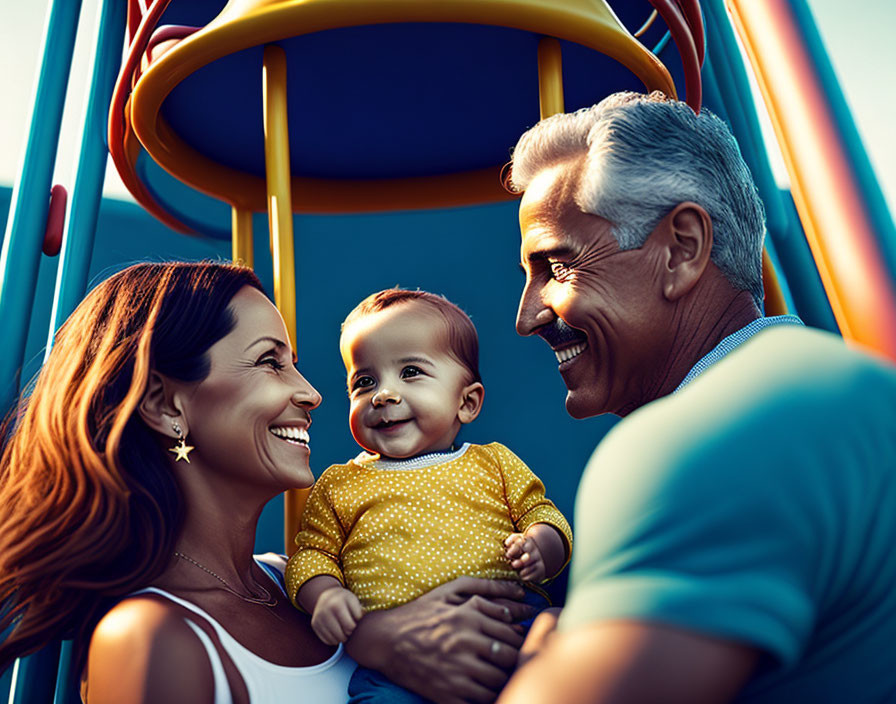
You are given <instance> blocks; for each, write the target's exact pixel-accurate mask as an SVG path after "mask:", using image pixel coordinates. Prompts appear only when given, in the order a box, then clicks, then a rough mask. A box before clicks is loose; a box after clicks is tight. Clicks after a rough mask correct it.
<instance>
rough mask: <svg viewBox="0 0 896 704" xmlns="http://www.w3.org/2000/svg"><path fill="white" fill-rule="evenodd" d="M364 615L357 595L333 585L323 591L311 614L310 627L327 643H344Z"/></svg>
mask: <svg viewBox="0 0 896 704" xmlns="http://www.w3.org/2000/svg"><path fill="white" fill-rule="evenodd" d="M363 615H364V608H363V607H362V606H361V602H360V601H358V597H356V596H355V595H354V594H352V593H351V591H349V590H348V589H344V588H343V587H333V588H332V589H327V590H326V591H325V592H323V593H322V594H321V595H320V596H319V597H318V599H317V604H316V605H315V606H314V613H312V614H311V627H312V628H313V629H314V632H315V633H316V634H317V637H318V638H320V639H321V640H322V641H323V642H324V643H326V644H327V645H336V644H337V643H344V642H345V641H347V640H348V637H349V636H350V635H351V634H352V631H354V630H355V626H357V625H358V621H360V620H361V617H362V616H363Z"/></svg>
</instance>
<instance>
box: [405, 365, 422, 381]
mask: <svg viewBox="0 0 896 704" xmlns="http://www.w3.org/2000/svg"><path fill="white" fill-rule="evenodd" d="M422 373H423V370H422V369H420V367H415V366H413V365H410V366H407V367H405V368H404V369H402V370H401V378H402V379H410V378H412V377H415V376H419V375H420V374H422Z"/></svg>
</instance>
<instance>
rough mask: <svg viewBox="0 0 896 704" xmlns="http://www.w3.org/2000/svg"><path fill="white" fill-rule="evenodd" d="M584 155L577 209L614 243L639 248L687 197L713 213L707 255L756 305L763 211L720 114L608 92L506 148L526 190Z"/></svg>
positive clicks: (659, 98) (659, 97)
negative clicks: (608, 227)
mask: <svg viewBox="0 0 896 704" xmlns="http://www.w3.org/2000/svg"><path fill="white" fill-rule="evenodd" d="M583 154H584V155H586V162H585V168H584V171H583V175H582V178H581V182H580V184H579V188H578V193H577V194H576V199H575V200H576V205H577V206H578V207H579V208H580V209H581V210H582V211H583V212H586V213H591V214H594V215H599V216H600V217H602V218H604V219H606V220H608V221H610V222H611V223H612V224H613V230H612V232H613V235H614V236H615V237H616V240H617V241H618V242H619V247H620V248H621V249H637V248H638V247H640V246H641V245H643V244H644V242H645V241H646V239H647V237H648V235H649V234H650V233H651V232H652V231H653V229H654V228H655V227H656V226H657V224H659V222H660V220H662V219H663V217H665V216H666V215H667V214H668V213H669V212H670V211H671V210H672V209H673V208H674V207H675V206H676V205H678V204H679V203H683V202H685V201H692V202H694V203H697V204H698V205H700V206H701V207H702V208H704V209H705V210H706V212H707V213H708V214H709V216H710V218H711V219H712V224H713V245H712V252H711V255H710V256H711V259H712V261H713V262H714V263H715V265H716V266H717V267H718V268H719V269H720V270H721V272H722V273H723V274H724V275H725V277H726V278H727V279H728V281H730V282H731V284H732V285H733V286H734V287H735V288H737V289H738V290H744V291H749V292H750V293H751V294H752V295H753V297H754V298H755V299H756V302H757V304H761V301H762V296H763V291H762V241H763V237H764V235H765V213H764V210H763V207H762V202H761V201H760V200H759V195H758V193H757V192H756V187H755V185H754V184H753V179H752V177H751V176H750V171H749V169H748V168H747V165H746V164H745V163H744V160H743V158H742V157H741V154H740V150H739V149H738V146H737V142H735V140H734V137H733V135H732V134H731V132H730V131H729V130H728V127H727V126H726V125H725V123H724V122H723V121H722V120H720V119H719V118H718V117H716V116H715V115H713V114H712V113H711V112H709V111H708V110H703V111H701V113H700V115H699V116H698V115H695V114H694V112H693V110H691V108H690V107H688V106H687V105H686V104H685V103H682V102H678V101H676V100H670V99H669V98H667V97H666V96H665V95H663V94H662V93H660V92H654V93H651V94H650V95H642V94H639V93H630V92H625V93H616V94H614V95H611V96H609V97H607V98H605V99H604V100H602V101H601V102H600V103H598V104H597V105H594V106H593V107H590V108H583V109H581V110H578V111H577V112H574V113H570V114H562V115H554V116H553V117H549V118H548V119H546V120H543V121H542V122H539V123H538V124H537V125H535V126H534V127H533V128H532V129H530V130H529V131H528V132H526V133H525V134H524V135H523V136H522V137H521V138H520V140H519V142H518V143H517V145H516V148H515V149H514V151H513V168H512V172H511V179H512V186H513V189H514V190H515V191H518V192H521V191H524V190H525V189H526V188H527V187H528V185H529V183H530V182H531V181H532V179H533V178H534V177H535V176H536V174H538V173H539V172H540V171H542V170H543V169H545V168H547V167H549V166H553V165H554V164H557V163H559V162H562V161H564V160H566V159H570V158H574V157H577V156H580V155H583Z"/></svg>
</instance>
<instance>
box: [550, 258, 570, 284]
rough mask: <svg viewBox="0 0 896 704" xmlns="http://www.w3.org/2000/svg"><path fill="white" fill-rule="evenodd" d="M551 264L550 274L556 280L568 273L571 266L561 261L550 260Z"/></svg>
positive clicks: (561, 278)
mask: <svg viewBox="0 0 896 704" xmlns="http://www.w3.org/2000/svg"><path fill="white" fill-rule="evenodd" d="M550 265H551V276H552V277H553V278H555V279H556V280H557V281H562V280H563V279H564V278H565V277H566V276H568V275H569V273H570V271H572V268H571V267H569V266H567V265H566V264H564V263H563V262H557V261H552V262H550Z"/></svg>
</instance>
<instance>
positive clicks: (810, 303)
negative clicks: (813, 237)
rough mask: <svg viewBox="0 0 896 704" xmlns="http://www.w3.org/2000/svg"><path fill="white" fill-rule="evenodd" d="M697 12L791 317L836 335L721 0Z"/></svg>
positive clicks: (827, 304) (830, 314) (807, 245)
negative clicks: (701, 14)
mask: <svg viewBox="0 0 896 704" xmlns="http://www.w3.org/2000/svg"><path fill="white" fill-rule="evenodd" d="M702 7H703V10H704V13H705V14H704V16H705V18H706V36H707V38H708V41H709V47H708V53H709V54H710V55H711V56H712V59H713V61H712V68H713V71H714V75H715V78H716V85H717V86H718V90H719V93H720V94H721V98H722V100H723V102H724V103H725V105H726V108H727V111H728V115H729V118H730V121H731V126H732V130H733V132H734V134H735V136H736V137H737V139H738V141H739V142H740V143H741V145H742V153H743V156H744V161H746V162H747V166H748V167H749V168H750V171H751V172H752V174H753V179H754V181H755V182H756V188H757V189H758V190H759V195H760V197H761V198H762V201H763V203H764V204H765V210H766V219H767V227H768V234H769V235H770V237H769V239H770V240H771V241H772V243H773V245H774V251H775V255H776V258H777V260H778V262H779V263H780V264H781V269H782V270H783V272H784V276H785V278H786V280H787V284H788V288H789V290H790V295H791V297H792V299H793V302H794V304H795V307H796V311H797V313H798V314H799V315H800V317H802V319H803V320H804V321H805V322H806V323H807V324H808V325H812V326H813V327H817V328H821V329H823V330H829V331H831V332H839V329H838V327H837V323H836V321H835V320H834V314H833V312H832V311H831V306H830V304H829V303H828V299H827V296H826V295H825V292H824V287H823V286H822V285H821V278H820V277H819V275H818V269H817V268H816V266H815V260H814V259H813V258H812V253H811V252H810V251H809V244H808V242H807V241H806V238H805V235H804V234H803V231H802V227H801V225H800V224H799V219H798V217H797V216H796V212H795V211H794V209H793V206H792V202H791V201H790V197H789V194H788V195H787V196H786V197H785V195H784V194H782V193H781V191H780V189H779V188H778V186H777V184H776V183H775V178H774V175H773V174H772V171H771V166H770V165H769V162H768V159H767V157H766V156H765V153H766V152H765V142H764V140H763V138H762V131H761V129H760V127H759V118H758V116H757V114H756V109H755V106H754V105H753V101H752V98H751V97H750V96H751V91H750V84H749V80H748V79H747V70H746V67H745V66H744V64H743V60H742V58H741V56H740V52H739V50H738V48H737V39H736V38H735V36H734V30H733V29H732V27H731V23H730V21H729V19H728V14H727V12H726V11H725V4H724V2H723V0H709V1H708V2H705V3H703V4H702Z"/></svg>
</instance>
